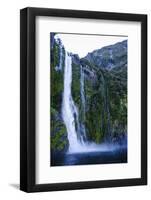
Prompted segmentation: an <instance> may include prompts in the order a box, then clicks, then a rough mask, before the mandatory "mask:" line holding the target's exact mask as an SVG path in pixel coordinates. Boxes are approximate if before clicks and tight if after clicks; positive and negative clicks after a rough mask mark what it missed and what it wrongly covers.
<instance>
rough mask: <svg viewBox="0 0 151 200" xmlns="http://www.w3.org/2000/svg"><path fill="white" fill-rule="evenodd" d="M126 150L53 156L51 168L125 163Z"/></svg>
mask: <svg viewBox="0 0 151 200" xmlns="http://www.w3.org/2000/svg"><path fill="white" fill-rule="evenodd" d="M126 162H127V148H120V149H117V150H114V151H106V152H86V153H73V154H67V153H66V154H55V155H52V158H51V166H66V165H87V164H111V163H126Z"/></svg>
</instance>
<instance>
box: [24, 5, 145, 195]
mask: <svg viewBox="0 0 151 200" xmlns="http://www.w3.org/2000/svg"><path fill="white" fill-rule="evenodd" d="M20 84H21V86H20V189H21V190H23V191H26V192H40V191H41V192H42V191H54V190H71V189H88V188H104V187H120V186H132V185H146V184H147V16H146V15H143V14H125V13H109V12H108V13H107V12H94V11H93V12H92V11H81V10H80V11H77V10H58V9H47V8H25V9H22V10H21V12H20Z"/></svg>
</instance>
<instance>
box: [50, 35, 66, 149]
mask: <svg viewBox="0 0 151 200" xmlns="http://www.w3.org/2000/svg"><path fill="white" fill-rule="evenodd" d="M54 36H55V34H52V33H51V66H50V70H51V83H52V84H51V85H50V87H51V90H50V92H51V109H50V111H51V119H50V120H51V124H50V126H51V150H52V153H57V152H65V151H66V150H67V149H68V145H69V142H68V138H67V130H66V127H65V125H64V123H63V119H62V114H61V105H62V92H63V76H64V60H65V50H64V47H63V45H62V43H61V41H60V40H59V39H55V38H54ZM60 56H61V57H60ZM60 62H61V63H60Z"/></svg>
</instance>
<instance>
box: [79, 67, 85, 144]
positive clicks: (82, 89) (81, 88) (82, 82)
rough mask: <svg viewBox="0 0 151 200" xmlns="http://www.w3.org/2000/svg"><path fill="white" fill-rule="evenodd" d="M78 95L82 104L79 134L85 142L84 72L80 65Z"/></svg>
mask: <svg viewBox="0 0 151 200" xmlns="http://www.w3.org/2000/svg"><path fill="white" fill-rule="evenodd" d="M80 95H81V102H82V122H81V132H82V136H83V140H84V141H86V130H85V106H86V105H85V103H86V102H85V92H84V72H83V69H82V65H80Z"/></svg>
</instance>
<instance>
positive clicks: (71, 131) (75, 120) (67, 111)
mask: <svg viewBox="0 0 151 200" xmlns="http://www.w3.org/2000/svg"><path fill="white" fill-rule="evenodd" d="M81 72H82V73H83V71H81ZM82 73H81V75H82V76H81V99H82V104H83V106H84V107H83V110H85V95H84V74H82ZM71 85H72V58H71V56H70V55H69V54H68V53H67V52H65V67H64V91H63V102H62V117H63V121H64V123H65V126H66V129H67V133H68V141H69V150H68V153H78V152H79V153H84V152H97V151H100V150H101V151H106V150H107V149H109V147H108V146H106V145H104V144H103V145H97V144H95V143H93V142H91V143H87V142H85V140H84V137H83V135H81V130H80V129H81V126H80V124H79V113H78V109H77V107H76V106H75V103H74V101H73V98H72V94H71ZM76 125H77V130H76ZM79 127H80V128H79ZM83 129H84V131H85V126H84V124H83ZM85 134H86V133H85Z"/></svg>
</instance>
